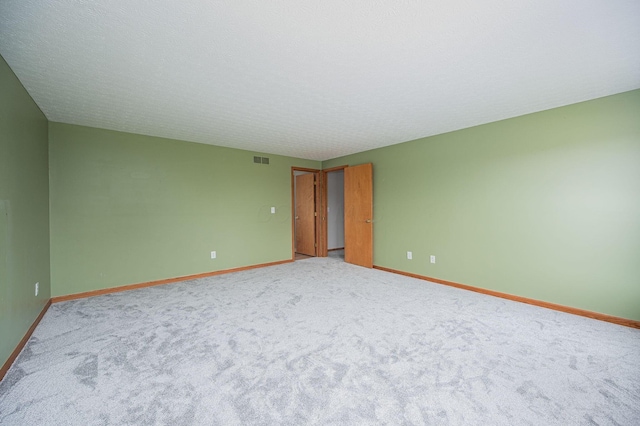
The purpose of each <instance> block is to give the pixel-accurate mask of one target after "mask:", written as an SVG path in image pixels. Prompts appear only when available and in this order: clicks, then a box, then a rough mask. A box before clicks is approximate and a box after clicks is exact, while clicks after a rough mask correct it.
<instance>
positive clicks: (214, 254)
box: [211, 251, 217, 259]
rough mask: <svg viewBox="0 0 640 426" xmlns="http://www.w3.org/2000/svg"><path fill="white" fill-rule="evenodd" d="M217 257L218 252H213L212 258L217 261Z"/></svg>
mask: <svg viewBox="0 0 640 426" xmlns="http://www.w3.org/2000/svg"><path fill="white" fill-rule="evenodd" d="M216 256H217V254H216V252H215V251H212V252H211V258H212V259H215V258H216Z"/></svg>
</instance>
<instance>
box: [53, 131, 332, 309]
mask: <svg viewBox="0 0 640 426" xmlns="http://www.w3.org/2000/svg"><path fill="white" fill-rule="evenodd" d="M49 138H50V155H51V158H50V167H51V200H52V202H51V276H52V293H53V296H60V295H67V294H74V293H80V292H86V291H91V290H98V289H103V288H110V287H117V286H122V285H127V284H134V283H140V282H146V281H153V280H158V279H164V278H170V277H179V276H185V275H191V274H198V273H204V272H210V271H217V270H224V269H229V268H236V267H242V266H248V265H254V264H261V263H267V262H274V261H281V260H287V259H291V238H292V236H291V167H292V166H298V167H308V168H320V162H317V161H310V160H301V159H296V158H291V157H284V156H277V155H268V157H269V158H270V164H269V165H266V164H255V163H253V156H254V155H262V154H260V153H254V152H249V151H243V150H238V149H231V148H222V147H217V146H212V145H204V144H197V143H189V142H183V141H176V140H171V139H163V138H157V137H150V136H142V135H135V134H130V133H122V132H115V131H110V130H102V129H95V128H90V127H82V126H75V125H69V124H60V123H50V126H49ZM265 156H266V154H265ZM271 207H276V213H275V214H271V212H270V208H271ZM214 250H215V251H216V252H217V258H216V259H211V256H210V252H211V251H214Z"/></svg>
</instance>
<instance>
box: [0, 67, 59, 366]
mask: <svg viewBox="0 0 640 426" xmlns="http://www.w3.org/2000/svg"><path fill="white" fill-rule="evenodd" d="M48 175H49V173H48V153H47V119H46V117H45V116H44V114H42V112H41V111H40V109H39V108H38V107H37V106H36V104H35V103H34V102H33V100H32V99H31V97H30V96H29V94H28V93H27V91H26V90H25V89H24V87H22V84H21V83H20V81H19V80H18V79H17V78H16V76H15V75H14V74H13V71H11V69H10V68H9V66H8V65H7V63H6V62H5V61H4V58H2V57H0V365H2V364H4V363H5V361H6V360H7V359H8V358H9V355H11V352H13V350H14V349H15V348H16V346H17V345H18V343H19V342H20V339H22V338H23V337H24V335H25V334H26V332H27V330H28V329H29V327H30V326H31V324H33V322H34V321H35V319H36V317H37V316H38V314H39V313H40V312H41V311H42V309H43V307H44V305H45V303H46V302H47V300H48V299H49V297H50V281H49V176H48ZM36 282H39V283H40V291H39V294H38V296H37V297H36V296H35V291H34V286H35V283H36Z"/></svg>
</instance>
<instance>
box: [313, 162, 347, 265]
mask: <svg viewBox="0 0 640 426" xmlns="http://www.w3.org/2000/svg"><path fill="white" fill-rule="evenodd" d="M347 167H349V166H347V165H344V166H337V167H331V168H330V169H324V170H322V172H321V173H320V174H321V175H322V188H321V192H322V203H321V206H320V207H321V210H320V211H321V213H322V220H321V221H320V228H321V229H320V234H321V238H320V240H321V243H322V244H319V245H318V248H319V249H320V248H321V250H318V257H327V256H329V250H328V248H327V247H328V241H329V230H328V227H327V217H328V214H329V213H328V212H327V205H328V204H329V194H328V191H327V185H326V182H328V180H327V175H328V174H329V173H331V172H337V171H339V170H344V169H346V168H347ZM343 220H344V219H343Z"/></svg>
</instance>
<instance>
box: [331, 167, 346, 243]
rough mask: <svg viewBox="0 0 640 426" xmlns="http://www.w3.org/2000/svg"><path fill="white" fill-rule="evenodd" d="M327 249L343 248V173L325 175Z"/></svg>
mask: <svg viewBox="0 0 640 426" xmlns="http://www.w3.org/2000/svg"><path fill="white" fill-rule="evenodd" d="M327 210H328V212H327V248H328V249H329V250H330V249H333V248H342V247H344V171H343V170H336V171H335V172H329V173H327Z"/></svg>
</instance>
